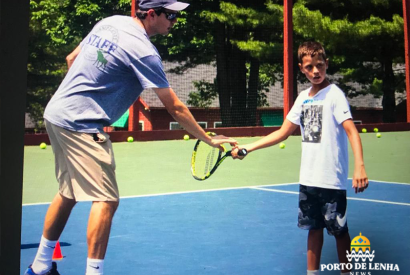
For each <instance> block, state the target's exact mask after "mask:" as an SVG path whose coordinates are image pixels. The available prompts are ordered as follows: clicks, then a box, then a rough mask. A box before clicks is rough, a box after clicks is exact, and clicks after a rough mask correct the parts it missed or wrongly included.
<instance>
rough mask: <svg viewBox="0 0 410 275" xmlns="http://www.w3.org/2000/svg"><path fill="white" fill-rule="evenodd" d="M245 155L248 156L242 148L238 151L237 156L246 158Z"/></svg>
mask: <svg viewBox="0 0 410 275" xmlns="http://www.w3.org/2000/svg"><path fill="white" fill-rule="evenodd" d="M247 154H248V151H247V150H246V149H244V148H242V149H240V150H239V151H238V156H241V157H243V156H246V155H247Z"/></svg>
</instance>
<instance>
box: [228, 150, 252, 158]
mask: <svg viewBox="0 0 410 275" xmlns="http://www.w3.org/2000/svg"><path fill="white" fill-rule="evenodd" d="M247 154H248V151H247V150H246V149H245V148H243V149H240V150H238V156H241V157H244V156H246V155H247ZM225 156H228V157H231V156H232V150H231V151H228V152H226V154H225Z"/></svg>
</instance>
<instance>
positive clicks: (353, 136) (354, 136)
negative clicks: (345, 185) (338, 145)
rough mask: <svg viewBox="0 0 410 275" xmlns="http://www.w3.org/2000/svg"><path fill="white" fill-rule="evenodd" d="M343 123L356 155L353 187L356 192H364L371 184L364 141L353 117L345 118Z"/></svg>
mask: <svg viewBox="0 0 410 275" xmlns="http://www.w3.org/2000/svg"><path fill="white" fill-rule="evenodd" d="M342 125H343V128H344V129H345V131H346V134H347V137H348V138H349V141H350V145H351V146H352V150H353V155H354V172H353V181H352V184H353V186H352V187H353V188H354V189H355V192H356V193H358V192H359V193H360V192H363V191H364V190H365V189H366V188H367V187H368V185H369V180H368V178H367V174H366V170H365V168H364V160H363V148H362V141H361V139H360V136H359V133H358V132H357V129H356V126H355V125H354V123H353V121H352V120H351V119H347V120H345V121H344V122H343V123H342Z"/></svg>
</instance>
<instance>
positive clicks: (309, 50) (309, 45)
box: [298, 41, 326, 63]
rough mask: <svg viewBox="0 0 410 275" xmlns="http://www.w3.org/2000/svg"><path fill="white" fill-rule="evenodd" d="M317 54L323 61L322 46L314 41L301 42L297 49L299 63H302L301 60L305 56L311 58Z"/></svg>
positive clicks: (324, 55)
mask: <svg viewBox="0 0 410 275" xmlns="http://www.w3.org/2000/svg"><path fill="white" fill-rule="evenodd" d="M317 54H319V55H321V56H322V58H323V60H326V52H325V49H324V48H323V46H322V44H320V43H319V42H314V41H308V42H303V43H302V44H301V45H300V46H299V49H298V59H299V63H302V59H303V57H305V56H306V55H310V56H312V57H313V56H315V55H317Z"/></svg>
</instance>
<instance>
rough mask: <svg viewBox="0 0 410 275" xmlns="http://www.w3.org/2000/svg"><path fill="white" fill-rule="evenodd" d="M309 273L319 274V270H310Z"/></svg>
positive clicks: (309, 274) (312, 274) (308, 274)
mask: <svg viewBox="0 0 410 275" xmlns="http://www.w3.org/2000/svg"><path fill="white" fill-rule="evenodd" d="M307 275H319V270H308V271H307Z"/></svg>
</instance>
